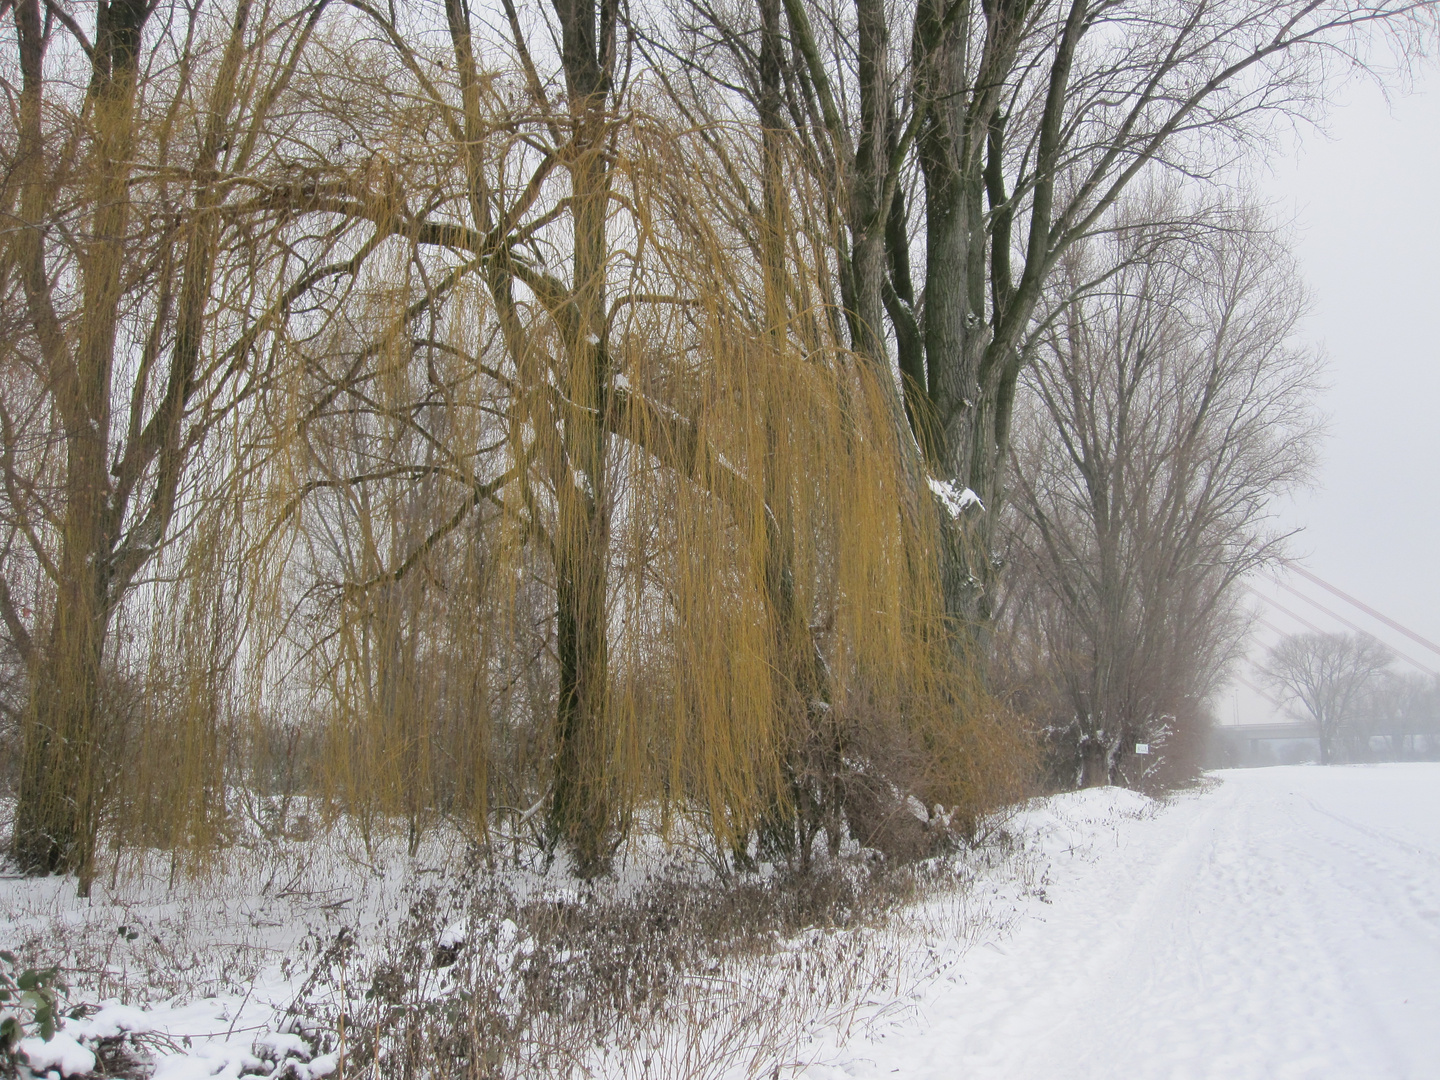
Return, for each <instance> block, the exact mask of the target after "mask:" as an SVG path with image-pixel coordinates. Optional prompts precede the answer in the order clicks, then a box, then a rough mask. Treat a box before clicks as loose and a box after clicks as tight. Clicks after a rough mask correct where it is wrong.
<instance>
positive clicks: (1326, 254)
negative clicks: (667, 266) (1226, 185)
mask: <svg viewBox="0 0 1440 1080" xmlns="http://www.w3.org/2000/svg"><path fill="white" fill-rule="evenodd" d="M1433 68H1434V65H1433V64H1432V65H1431V71H1430V72H1429V73H1428V75H1427V76H1426V77H1425V78H1423V79H1422V80H1421V81H1420V83H1419V85H1418V86H1417V87H1416V90H1415V92H1413V93H1411V94H1408V95H1405V96H1398V95H1397V96H1395V97H1394V98H1393V99H1392V101H1391V103H1390V104H1388V105H1387V104H1386V102H1385V100H1384V98H1383V96H1382V95H1381V93H1380V92H1379V91H1378V90H1377V89H1376V88H1375V87H1374V86H1373V85H1371V84H1369V83H1365V82H1360V81H1357V82H1355V83H1353V84H1352V85H1350V86H1349V87H1347V88H1346V90H1345V92H1344V94H1343V96H1342V98H1341V104H1340V106H1339V107H1338V108H1336V109H1335V110H1334V112H1333V113H1332V115H1331V119H1330V121H1329V124H1328V125H1327V126H1328V136H1329V137H1328V138H1327V137H1326V135H1322V134H1318V133H1313V132H1312V133H1305V134H1303V135H1302V136H1301V137H1300V139H1299V140H1298V143H1297V145H1295V146H1294V147H1292V152H1291V153H1290V154H1289V155H1288V156H1286V155H1282V156H1279V157H1277V158H1276V159H1275V160H1273V161H1272V162H1271V163H1270V169H1269V171H1268V172H1267V173H1265V174H1263V175H1261V176H1259V177H1257V182H1258V183H1259V186H1260V187H1261V190H1262V191H1264V192H1265V193H1267V194H1268V195H1269V196H1270V197H1271V198H1272V199H1273V200H1274V202H1275V209H1276V211H1277V213H1278V214H1279V215H1280V216H1282V217H1285V218H1293V220H1294V221H1295V223H1296V226H1297V228H1296V238H1297V243H1298V254H1299V257H1300V261H1301V265H1302V267H1303V270H1304V273H1305V277H1306V280H1307V283H1308V285H1309V287H1310V289H1311V291H1312V295H1313V309H1314V310H1313V314H1312V315H1311V317H1310V318H1309V320H1308V321H1307V323H1306V325H1305V333H1306V335H1307V336H1308V337H1309V338H1310V340H1312V341H1314V342H1316V343H1318V344H1319V345H1321V346H1322V347H1323V349H1324V351H1325V353H1326V355H1327V357H1328V359H1329V362H1330V383H1331V388H1330V390H1329V391H1328V392H1327V393H1326V395H1325V398H1324V408H1325V411H1326V412H1327V413H1328V414H1329V416H1330V431H1331V437H1330V438H1329V439H1328V440H1327V442H1326V444H1325V446H1324V461H1323V463H1322V466H1321V470H1320V475H1319V483H1318V485H1317V486H1316V488H1315V489H1314V490H1312V491H1309V492H1307V493H1304V494H1302V495H1301V496H1299V497H1298V498H1296V499H1295V500H1293V501H1292V502H1289V503H1287V504H1286V505H1285V506H1283V507H1282V511H1281V512H1282V514H1283V517H1284V520H1285V521H1286V522H1287V523H1290V524H1293V525H1299V526H1303V527H1304V530H1305V531H1304V532H1303V533H1302V534H1301V535H1300V536H1299V537H1298V538H1296V540H1295V541H1294V550H1295V552H1296V553H1297V554H1298V555H1300V556H1301V557H1302V561H1303V563H1304V565H1305V566H1307V567H1308V568H1309V569H1310V570H1312V571H1313V572H1314V573H1316V574H1317V575H1319V576H1320V577H1322V578H1324V579H1326V580H1328V581H1329V582H1330V583H1332V584H1333V585H1335V586H1337V587H1338V588H1340V589H1342V590H1344V591H1345V592H1347V593H1349V594H1351V595H1352V596H1354V597H1357V598H1358V599H1361V600H1363V601H1365V602H1366V603H1368V604H1369V605H1370V606H1372V607H1374V608H1376V609H1378V610H1379V611H1381V612H1382V613H1384V614H1386V615H1388V616H1390V617H1391V618H1392V619H1395V620H1397V621H1398V622H1400V623H1402V624H1404V625H1405V626H1407V627H1409V628H1410V629H1412V630H1413V631H1415V632H1416V633H1418V634H1419V635H1421V636H1422V637H1424V638H1426V639H1428V640H1429V641H1432V642H1435V643H1437V644H1440V570H1437V556H1440V475H1437V470H1440V73H1436V72H1435V71H1434V70H1433ZM1286 580H1287V582H1288V583H1289V584H1290V585H1292V586H1293V587H1294V588H1296V589H1299V590H1301V591H1302V592H1304V593H1305V594H1306V595H1308V596H1311V597H1313V598H1315V599H1318V600H1320V601H1321V602H1322V603H1324V604H1325V606H1326V607H1328V608H1330V609H1331V611H1333V612H1335V613H1337V614H1339V615H1343V616H1345V617H1346V618H1348V619H1350V620H1351V621H1352V622H1354V623H1356V624H1357V625H1359V626H1362V627H1364V628H1365V629H1367V630H1370V631H1373V632H1374V633H1375V635H1376V636H1377V637H1379V638H1380V639H1381V640H1383V641H1385V642H1387V643H1388V644H1391V645H1392V646H1393V647H1395V648H1398V649H1400V650H1401V651H1403V652H1405V653H1408V654H1409V655H1410V656H1411V657H1413V658H1414V659H1415V660H1417V661H1419V662H1420V663H1421V664H1423V665H1425V666H1426V667H1429V668H1430V669H1431V670H1434V671H1440V656H1437V655H1436V654H1435V653H1433V652H1429V651H1427V650H1426V649H1425V648H1424V647H1423V646H1420V645H1417V644H1415V643H1414V642H1411V641H1408V640H1407V639H1406V638H1405V637H1403V636H1402V635H1399V634H1396V633H1394V632H1393V631H1390V630H1387V629H1386V628H1385V627H1384V626H1382V625H1381V624H1379V623H1376V622H1374V621H1373V620H1371V619H1369V618H1367V617H1366V616H1364V615H1363V614H1360V613H1359V612H1356V611H1355V610H1353V609H1351V608H1349V606H1348V605H1346V604H1345V603H1344V602H1343V601H1341V600H1338V599H1336V598H1335V597H1333V596H1330V595H1328V594H1326V593H1325V592H1324V591H1323V590H1322V589H1320V588H1317V587H1316V586H1314V585H1312V584H1311V583H1310V582H1308V581H1305V580H1304V579H1302V578H1299V577H1296V576H1294V575H1292V576H1290V577H1289V578H1287V579H1286ZM1255 584H1256V587H1257V589H1262V591H1265V592H1267V593H1268V595H1270V596H1272V597H1273V598H1275V599H1278V600H1279V602H1280V603H1281V604H1282V605H1284V606H1285V607H1286V608H1288V609H1289V610H1290V611H1292V612H1294V613H1295V614H1296V615H1300V616H1303V617H1304V618H1305V619H1307V620H1309V621H1310V622H1312V623H1313V624H1315V625H1316V626H1318V627H1319V628H1321V629H1324V630H1327V631H1329V630H1344V629H1346V627H1344V626H1343V625H1341V624H1340V623H1338V622H1337V621H1336V620H1335V619H1333V618H1331V617H1329V616H1327V615H1325V614H1324V613H1323V612H1321V611H1319V610H1318V609H1316V608H1315V607H1313V606H1311V605H1309V604H1307V603H1305V601H1303V600H1301V599H1299V598H1297V597H1296V596H1295V595H1294V594H1293V593H1287V592H1286V591H1284V590H1283V589H1281V588H1280V587H1278V586H1272V587H1268V588H1265V587H1263V583H1262V582H1256V583H1255ZM1265 617H1266V619H1267V620H1268V621H1269V622H1270V623H1272V624H1274V626H1275V627H1276V628H1278V629H1280V630H1283V631H1285V632H1287V633H1289V632H1294V631H1297V630H1306V629H1308V628H1307V627H1305V626H1303V625H1301V624H1300V623H1299V622H1297V621H1296V620H1295V619H1293V618H1291V617H1289V616H1287V615H1284V614H1282V613H1280V612H1279V611H1277V610H1274V609H1273V608H1271V609H1270V610H1267V611H1266V612H1265ZM1277 636H1278V635H1277V634H1276V633H1275V632H1274V631H1273V630H1270V629H1266V628H1261V629H1260V631H1259V633H1258V635H1257V638H1256V640H1255V641H1254V642H1253V643H1252V648H1251V656H1252V658H1256V659H1258V658H1259V657H1260V656H1261V655H1263V652H1264V650H1265V648H1266V647H1267V646H1268V645H1269V644H1271V643H1273V642H1274V641H1275V640H1276V638H1277ZM1396 667H1397V670H1407V671H1413V670H1415V668H1414V667H1412V666H1411V665H1409V664H1405V663H1401V664H1397V666H1396ZM1242 674H1245V675H1247V676H1248V677H1250V678H1251V679H1254V673H1253V671H1246V672H1243V673H1242ZM1216 711H1217V713H1218V718H1219V720H1220V721H1221V722H1222V723H1234V722H1236V721H1237V720H1238V721H1239V722H1241V723H1257V722H1264V721H1267V720H1270V719H1272V718H1276V719H1278V718H1279V717H1278V716H1275V715H1274V714H1275V709H1274V708H1273V706H1272V705H1271V704H1270V703H1269V702H1267V701H1265V700H1264V699H1263V698H1261V697H1260V696H1259V695H1258V694H1256V693H1254V692H1253V690H1250V689H1248V688H1246V687H1244V686H1242V685H1239V684H1237V685H1236V686H1235V687H1233V688H1232V690H1230V691H1227V692H1226V693H1225V694H1224V695H1223V696H1222V699H1221V701H1219V702H1217V710H1216Z"/></svg>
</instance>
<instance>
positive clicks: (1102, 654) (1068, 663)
mask: <svg viewBox="0 0 1440 1080" xmlns="http://www.w3.org/2000/svg"><path fill="white" fill-rule="evenodd" d="M1110 220H1111V225H1112V228H1113V231H1112V233H1111V234H1110V236H1109V237H1108V239H1106V240H1104V241H1100V240H1092V241H1090V242H1088V243H1085V244H1080V245H1076V246H1075V247H1073V248H1072V249H1071V250H1070V251H1069V252H1068V253H1067V256H1066V258H1065V259H1064V260H1063V261H1062V265H1061V267H1060V269H1059V271H1058V274H1057V282H1056V284H1055V287H1056V288H1057V289H1059V290H1063V291H1064V292H1066V293H1067V294H1068V295H1069V296H1070V297H1072V299H1070V300H1069V302H1068V303H1066V304H1063V305H1059V306H1058V307H1057V308H1056V317H1055V318H1054V319H1053V321H1052V322H1050V323H1049V324H1048V325H1047V326H1045V327H1044V328H1043V329H1042V331H1041V332H1040V333H1039V335H1038V336H1037V339H1036V341H1035V342H1034V345H1033V347H1032V356H1033V357H1034V361H1033V365H1032V366H1031V367H1030V368H1029V369H1028V371H1027V373H1026V375H1025V377H1024V380H1023V382H1022V391H1023V393H1024V398H1023V402H1022V405H1021V416H1022V417H1023V421H1022V423H1021V425H1020V436H1019V444H1018V446H1017V451H1016V453H1017V458H1018V462H1017V465H1016V468H1015V477H1016V483H1017V488H1016V506H1015V514H1014V520H1015V522H1016V530H1015V533H1014V536H1013V540H1012V543H1013V556H1012V557H1013V558H1014V559H1015V560H1016V562H1017V564H1018V566H1017V572H1016V574H1015V579H1014V580H1013V581H1012V582H1011V583H1010V596H1011V597H1012V598H1013V603H1012V606H1013V611H1012V612H1011V613H1010V621H1011V622H1012V624H1013V626H1014V628H1015V629H1016V630H1017V631H1018V632H1020V633H1022V634H1023V635H1028V636H1029V637H1030V638H1031V639H1032V640H1033V641H1034V642H1035V643H1036V644H1037V646H1038V647H1040V648H1041V649H1042V651H1043V655H1044V657H1045V663H1046V664H1047V665H1048V666H1049V667H1050V669H1051V671H1052V676H1053V677H1054V678H1055V679H1056V680H1058V684H1059V687H1060V690H1061V698H1062V702H1063V704H1062V705H1060V706H1059V708H1061V709H1063V710H1064V711H1065V712H1068V714H1069V716H1068V718H1066V719H1065V720H1064V721H1062V722H1061V727H1062V728H1063V730H1064V735H1063V736H1062V737H1060V738H1059V743H1060V745H1062V746H1063V747H1064V751H1065V754H1066V755H1067V756H1068V755H1069V754H1071V753H1073V754H1075V756H1076V758H1077V759H1078V761H1079V766H1080V769H1079V771H1080V775H1081V778H1082V781H1083V782H1084V783H1086V784H1103V783H1110V782H1113V781H1114V780H1115V779H1116V778H1117V776H1118V775H1119V770H1120V768H1121V766H1122V765H1123V764H1124V763H1125V761H1126V759H1127V757H1128V755H1129V753H1130V748H1131V747H1132V746H1133V745H1134V744H1135V743H1137V742H1140V743H1150V744H1161V743H1164V742H1166V741H1167V740H1169V741H1170V743H1171V750H1172V752H1178V751H1179V749H1180V743H1181V742H1188V743H1189V749H1190V750H1191V751H1192V752H1193V751H1194V750H1196V749H1197V747H1198V744H1199V742H1200V739H1199V737H1198V733H1197V732H1196V731H1195V729H1196V728H1197V726H1201V725H1203V723H1204V702H1205V699H1206V698H1207V697H1208V696H1209V695H1210V693H1211V692H1212V691H1213V690H1214V689H1215V680H1216V678H1217V676H1218V675H1219V674H1220V673H1221V672H1222V671H1223V669H1224V668H1225V667H1226V665H1227V664H1228V663H1229V662H1230V661H1231V660H1232V659H1233V658H1234V654H1235V652H1236V650H1237V648H1238V647H1239V645H1240V643H1241V640H1242V637H1243V634H1242V631H1243V626H1242V623H1241V620H1239V619H1238V618H1237V613H1236V610H1235V603H1236V588H1235V585H1236V583H1237V581H1239V579H1240V578H1241V577H1242V576H1243V575H1244V574H1246V573H1247V572H1249V571H1250V570H1252V569H1254V568H1255V567H1257V566H1259V565H1262V564H1264V563H1265V562H1266V561H1267V560H1269V559H1273V558H1274V556H1275V554H1276V553H1277V547H1276V545H1277V541H1278V540H1279V539H1280V537H1279V536H1278V535H1277V533H1276V531H1275V530H1274V528H1273V526H1272V524H1271V518H1270V515H1269V513H1268V509H1267V507H1268V504H1269V501H1270V500H1271V499H1272V498H1273V497H1275V496H1276V495H1278V494H1280V493H1282V492H1283V491H1285V490H1286V489H1287V488H1289V487H1291V486H1292V485H1294V484H1295V483H1297V482H1298V481H1300V480H1302V479H1304V477H1305V476H1306V474H1307V472H1308V469H1309V466H1310V464H1311V462H1312V457H1313V450H1314V443H1315V436H1316V434H1317V432H1318V418H1317V417H1316V415H1315V413H1314V412H1313V405H1312V401H1313V392H1314V388H1315V378H1316V368H1317V365H1316V363H1315V361H1314V359H1313V358H1312V357H1310V356H1309V355H1307V354H1306V353H1304V352H1302V351H1298V350H1297V349H1295V348H1294V347H1293V346H1292V345H1291V335H1292V333H1293V330H1294V325H1295V321H1296V319H1297V318H1298V317H1299V315H1300V313H1301V311H1302V308H1303V303H1302V301H1303V294H1302V292H1301V290H1300V287H1299V285H1298V282H1297V276H1296V271H1295V268H1294V264H1293V261H1292V260H1291V258H1290V257H1289V255H1288V253H1287V252H1286V251H1285V249H1284V246H1283V244H1282V243H1281V242H1280V240H1279V239H1278V238H1277V237H1275V236H1274V235H1273V234H1271V233H1270V232H1268V231H1267V230H1266V229H1265V228H1264V227H1263V226H1262V225H1261V224H1260V221H1259V218H1258V215H1257V214H1256V213H1255V212H1254V211H1252V210H1241V211H1228V212H1226V211H1215V210H1203V209H1202V210H1198V211H1196V210H1186V208H1185V207H1184V206H1183V204H1180V203H1178V202H1177V201H1176V200H1175V198H1174V197H1173V196H1166V195H1164V194H1156V195H1152V196H1151V197H1150V198H1149V199H1148V200H1147V201H1146V202H1144V203H1140V204H1138V205H1136V204H1123V205H1122V207H1121V209H1120V212H1119V213H1118V214H1116V215H1114V216H1112V218H1111V219H1110ZM1157 222H1163V223H1164V224H1156V223H1157ZM1188 764H1189V765H1190V766H1191V767H1193V765H1194V762H1193V760H1192V761H1191V762H1189V763H1188ZM1181 767H1182V768H1183V767H1184V765H1183V764H1182V766H1181Z"/></svg>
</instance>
